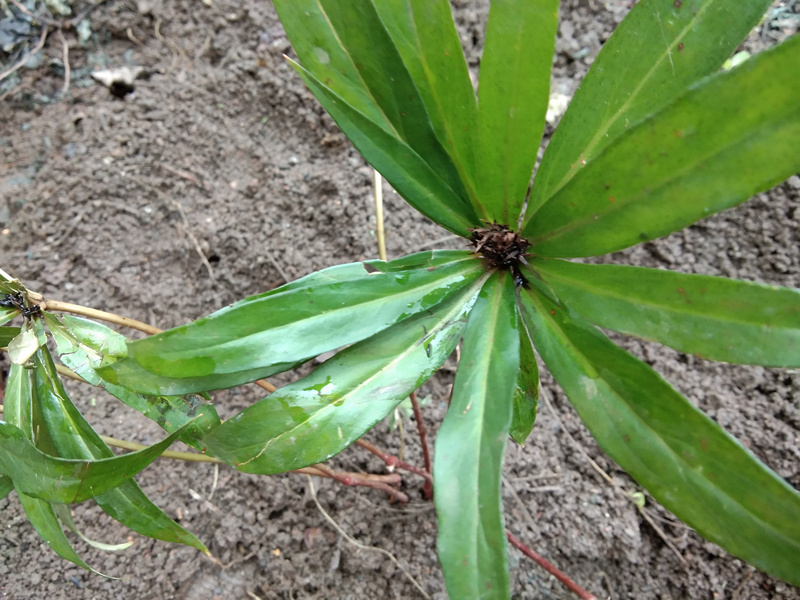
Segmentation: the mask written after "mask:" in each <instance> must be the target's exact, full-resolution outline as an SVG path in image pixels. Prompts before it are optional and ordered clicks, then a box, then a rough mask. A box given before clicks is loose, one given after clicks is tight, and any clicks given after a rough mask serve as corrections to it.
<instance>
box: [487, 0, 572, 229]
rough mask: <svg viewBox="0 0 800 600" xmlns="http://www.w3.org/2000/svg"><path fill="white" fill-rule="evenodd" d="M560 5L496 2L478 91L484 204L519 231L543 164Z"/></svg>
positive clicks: (544, 0) (493, 217)
mask: <svg viewBox="0 0 800 600" xmlns="http://www.w3.org/2000/svg"><path fill="white" fill-rule="evenodd" d="M557 27H558V0H528V1H527V2H492V7H491V11H490V12H489V24H488V26H487V29H486V45H485V46H484V50H483V56H482V58H481V71H480V83H479V87H478V99H479V102H478V135H479V139H480V143H479V145H478V147H479V148H480V160H478V161H477V162H476V169H477V172H478V173H479V177H478V181H479V190H480V195H479V197H480V202H481V204H483V205H484V208H485V211H486V212H485V214H486V215H487V216H486V217H485V218H486V220H488V221H497V222H498V223H505V224H506V225H508V226H509V227H516V225H517V221H518V219H519V217H520V212H521V210H522V205H523V203H524V202H525V196H526V194H527V191H528V186H529V184H530V181H531V174H532V173H533V166H534V164H535V163H536V153H537V151H538V150H539V142H540V140H541V138H542V131H543V130H544V117H545V113H546V112H547V104H548V99H549V94H550V67H551V65H552V64H553V52H554V51H555V43H556V29H557Z"/></svg>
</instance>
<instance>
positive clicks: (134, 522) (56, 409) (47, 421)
mask: <svg viewBox="0 0 800 600" xmlns="http://www.w3.org/2000/svg"><path fill="white" fill-rule="evenodd" d="M34 364H35V367H36V368H35V370H34V380H35V384H36V399H37V401H38V406H39V408H40V410H41V415H42V422H43V424H44V426H45V427H46V428H47V432H48V434H49V436H50V438H51V439H52V441H53V444H54V446H55V449H56V451H57V452H58V454H59V456H61V457H63V458H73V459H88V460H99V459H109V458H113V457H114V456H115V454H114V452H113V451H112V450H111V449H110V448H109V447H108V446H107V445H106V443H105V442H104V441H103V440H102V439H101V438H100V436H99V435H98V434H97V432H95V430H94V429H93V428H92V426H91V425H89V423H88V422H87V421H86V419H85V418H84V417H83V415H82V414H81V413H80V411H78V409H77V408H76V407H75V405H74V404H73V403H72V401H71V400H70V399H69V396H67V393H66V391H65V390H64V387H63V386H62V385H61V380H60V379H59V377H58V373H57V371H56V368H55V364H54V363H53V360H52V357H51V356H50V353H49V351H48V350H47V348H46V347H44V348H42V349H41V350H40V351H39V352H38V353H37V354H36V356H35V357H34ZM94 501H95V502H97V504H98V505H99V506H100V508H102V509H103V511H105V512H106V513H107V514H109V515H110V516H111V517H113V518H114V519H116V520H117V521H119V522H120V523H122V524H123V525H125V527H127V528H129V529H132V530H133V531H136V532H138V533H140V534H142V535H145V536H147V537H151V538H155V539H159V540H164V541H167V542H175V543H179V544H186V545H188V546H192V547H194V548H197V549H198V550H201V551H203V552H206V553H207V552H208V551H207V550H206V547H205V546H204V545H203V544H202V542H200V540H198V539H197V538H196V537H195V536H193V535H192V534H191V533H189V532H188V531H186V530H185V529H184V528H183V527H181V526H180V525H178V524H177V523H175V522H174V521H173V520H172V519H170V518H169V517H168V516H167V515H166V514H165V513H164V512H163V511H162V510H161V509H160V508H158V507H157V506H156V505H155V504H153V503H152V502H151V501H150V499H149V498H148V497H147V496H146V495H145V493H144V492H143V491H142V490H141V488H140V487H139V485H138V484H137V483H136V482H135V481H134V480H133V479H128V480H127V481H123V482H122V483H121V484H120V485H119V486H118V487H115V488H114V489H111V490H109V491H107V492H105V493H103V494H98V495H96V496H94ZM62 520H63V519H62ZM65 524H66V525H69V523H67V522H65Z"/></svg>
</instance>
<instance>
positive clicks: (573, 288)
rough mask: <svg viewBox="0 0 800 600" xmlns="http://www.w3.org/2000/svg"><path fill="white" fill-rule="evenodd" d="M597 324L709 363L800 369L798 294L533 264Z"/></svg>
mask: <svg viewBox="0 0 800 600" xmlns="http://www.w3.org/2000/svg"><path fill="white" fill-rule="evenodd" d="M532 266H533V267H534V269H536V272H537V273H538V274H539V276H541V277H542V279H543V280H544V281H545V282H546V283H547V284H548V285H549V286H550V287H551V288H552V289H553V290H554V291H555V293H556V294H557V295H558V297H559V299H561V300H562V301H563V302H564V303H565V304H567V305H568V306H569V307H570V308H572V309H574V310H576V311H578V312H579V313H581V314H582V315H583V316H584V317H586V318H587V319H588V320H589V321H591V322H592V323H595V324H597V325H599V326H601V327H605V328H606V329H613V330H614V331H620V332H622V333H627V334H629V335H634V336H636V337H640V338H644V339H648V340H653V341H656V342H660V343H662V344H665V345H667V346H670V347H671V348H675V349H676V350H680V351H681V352H687V353H690V354H696V355H698V356H701V357H703V358H707V359H709V360H720V361H726V362H733V363H742V364H751V365H764V366H772V367H799V366H800V290H796V289H792V288H781V287H777V286H769V285H761V284H757V283H750V282H745V281H736V280H732V279H725V278H722V277H708V276H705V275H686V274H683V273H673V272H671V271H662V270H657V269H645V268H640V267H625V266H615V265H585V264H578V263H571V262H565V261H561V260H552V259H550V260H548V259H535V260H534V261H533V263H532Z"/></svg>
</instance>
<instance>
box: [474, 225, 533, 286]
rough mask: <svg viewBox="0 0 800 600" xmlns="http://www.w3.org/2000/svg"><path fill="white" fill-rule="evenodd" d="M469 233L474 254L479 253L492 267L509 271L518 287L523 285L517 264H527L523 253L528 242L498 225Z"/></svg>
mask: <svg viewBox="0 0 800 600" xmlns="http://www.w3.org/2000/svg"><path fill="white" fill-rule="evenodd" d="M470 231H471V233H472V235H470V238H469V239H470V242H471V243H472V245H473V246H475V252H476V253H480V254H481V256H483V257H484V258H485V259H486V261H487V262H488V263H489V265H491V266H492V267H494V268H496V269H506V270H509V271H511V272H512V273H513V274H514V281H515V282H516V284H517V285H518V286H523V285H525V278H524V277H523V276H522V273H520V270H519V263H523V264H528V263H527V261H526V260H525V252H526V251H527V249H528V246H529V245H530V242H528V240H526V239H525V238H524V237H522V236H521V235H519V234H518V233H516V232H514V231H511V229H509V228H508V226H506V225H500V224H499V223H492V224H490V225H489V226H488V227H477V228H475V229H471V230H470Z"/></svg>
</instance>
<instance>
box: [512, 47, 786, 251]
mask: <svg viewBox="0 0 800 600" xmlns="http://www.w3.org/2000/svg"><path fill="white" fill-rule="evenodd" d="M798 63H800V36H794V37H793V38H790V39H788V40H787V41H786V42H784V43H783V44H781V45H780V46H778V47H777V48H774V49H772V50H769V51H767V52H763V53H761V54H759V55H757V56H754V57H753V58H751V59H750V60H748V61H746V62H745V63H744V64H742V65H740V66H739V67H737V68H736V69H734V70H732V71H729V72H722V73H720V74H718V75H716V76H714V77H711V78H709V79H707V80H706V81H704V82H702V83H701V84H698V85H696V86H695V87H694V88H692V90H691V91H689V92H688V93H686V94H685V95H684V96H682V97H681V98H679V99H678V100H677V101H675V102H674V103H673V104H671V105H670V106H668V107H667V108H665V109H664V110H662V111H661V112H659V113H657V114H655V115H654V116H653V117H651V118H649V119H647V120H645V121H643V122H641V123H640V124H639V125H638V126H636V127H633V128H632V129H631V130H629V131H628V132H627V133H626V134H625V135H623V136H621V137H620V138H618V140H617V141H616V142H615V143H614V144H612V145H611V146H609V147H608V148H607V149H606V150H605V152H603V154H602V155H601V156H599V157H597V158H596V159H595V160H594V161H592V163H591V164H589V165H587V166H586V168H585V169H583V170H582V171H580V173H578V174H577V175H576V176H575V177H574V178H573V179H572V180H571V181H570V183H569V184H568V185H565V186H564V187H563V188H562V189H561V190H560V191H559V192H558V193H556V194H555V195H554V196H553V197H552V198H551V199H550V201H549V202H548V203H547V204H545V205H544V206H543V207H542V208H541V209H540V210H539V211H538V212H537V214H536V219H535V220H534V221H531V223H530V225H529V227H528V228H527V229H526V230H525V233H524V235H525V236H526V237H527V238H528V239H529V240H530V241H531V244H532V251H533V252H534V253H536V254H538V255H540V256H551V257H575V256H592V255H598V254H604V253H607V252H613V251H616V250H620V249H622V248H625V247H627V246H631V245H634V244H637V243H639V242H642V241H647V240H651V239H654V238H657V237H660V236H663V235H666V234H668V233H671V232H673V231H677V230H679V229H682V228H683V227H686V226H688V225H691V224H692V223H694V222H695V221H697V220H699V219H702V218H704V217H707V216H709V215H711V214H713V213H715V212H718V211H721V210H724V209H726V208H730V207H732V206H735V205H737V204H739V203H740V202H743V201H744V200H747V199H749V198H750V197H752V196H753V194H755V193H757V192H760V191H762V190H766V189H769V188H770V187H772V186H773V185H775V184H777V183H779V182H781V181H783V180H784V179H785V178H787V177H789V176H790V175H792V174H793V173H795V172H797V171H798V170H800V154H798V152H797V139H798V137H800V78H797V77H786V73H790V72H793V71H794V70H796V68H797V64H798Z"/></svg>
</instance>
